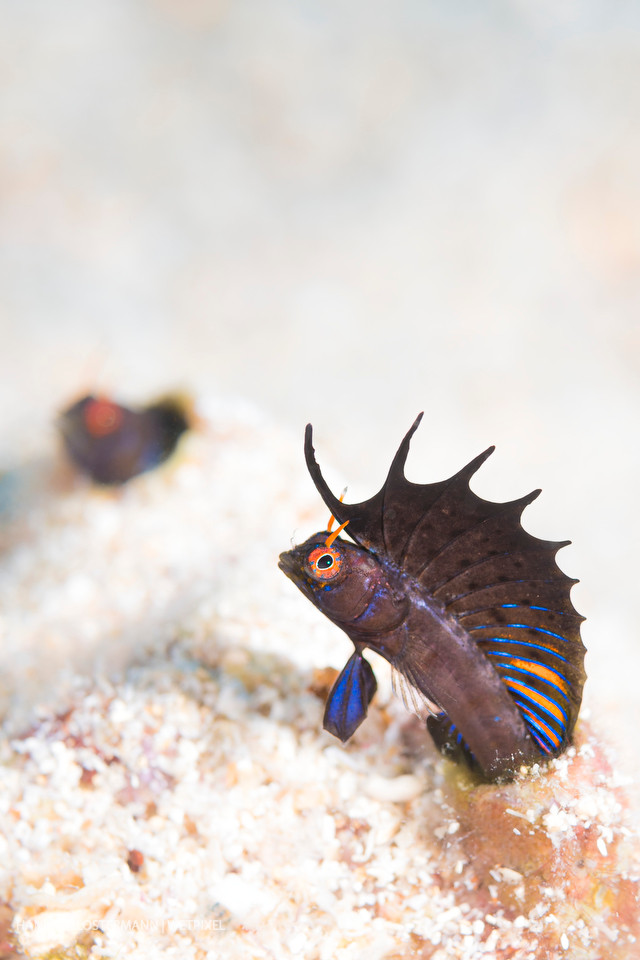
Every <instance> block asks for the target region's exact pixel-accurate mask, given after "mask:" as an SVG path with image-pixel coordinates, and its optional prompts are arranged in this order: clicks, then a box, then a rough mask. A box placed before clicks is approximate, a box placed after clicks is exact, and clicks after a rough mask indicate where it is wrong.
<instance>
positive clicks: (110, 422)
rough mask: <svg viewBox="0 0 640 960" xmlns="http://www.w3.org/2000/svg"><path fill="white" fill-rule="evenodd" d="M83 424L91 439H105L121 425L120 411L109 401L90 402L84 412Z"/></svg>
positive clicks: (115, 404)
mask: <svg viewBox="0 0 640 960" xmlns="http://www.w3.org/2000/svg"><path fill="white" fill-rule="evenodd" d="M84 422H85V425H86V428H87V430H88V431H89V433H90V434H91V436H92V437H106V436H108V435H109V434H110V433H115V431H116V430H117V429H118V427H119V426H120V424H121V423H122V409H121V408H120V407H119V406H118V404H117V403H113V402H112V401H111V400H101V399H97V400H91V401H90V402H89V403H88V404H87V406H86V408H85V411H84Z"/></svg>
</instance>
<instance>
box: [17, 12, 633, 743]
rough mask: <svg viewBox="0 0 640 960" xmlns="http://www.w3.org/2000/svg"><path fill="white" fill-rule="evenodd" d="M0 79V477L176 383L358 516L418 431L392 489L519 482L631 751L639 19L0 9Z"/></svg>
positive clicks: (499, 489)
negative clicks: (457, 481) (208, 397)
mask: <svg viewBox="0 0 640 960" xmlns="http://www.w3.org/2000/svg"><path fill="white" fill-rule="evenodd" d="M0 71H1V72H0V112H1V124H0V130H1V131H2V132H1V140H0V324H1V330H0V332H1V335H2V340H1V343H2V349H1V351H0V374H1V375H0V410H1V411H2V412H1V414H0V427H1V431H0V468H2V469H8V468H11V467H12V466H15V465H16V464H18V463H20V462H23V461H25V460H27V459H29V458H30V457H33V456H36V455H40V454H41V452H42V445H43V438H44V437H47V438H48V439H47V440H46V442H47V443H51V447H52V448H53V439H52V436H51V421H52V417H53V415H54V413H55V411H56V410H58V409H59V408H60V407H61V406H64V405H66V404H67V403H69V402H70V401H71V400H72V399H74V398H75V397H76V396H77V395H78V394H79V393H81V392H86V390H87V389H88V388H95V387H98V388H100V389H103V390H106V391H109V392H112V393H113V394H114V395H115V396H116V397H118V398H120V399H122V400H123V401H138V400H144V399H147V398H148V397H149V396H152V395H154V394H157V393H159V392H163V391H165V390H166V389H168V388H172V387H186V388H188V389H189V390H191V391H192V392H193V393H194V394H195V395H196V396H198V395H202V394H211V393H214V394H216V395H233V396H238V397H244V398H247V399H249V400H250V401H252V402H254V403H255V404H256V405H258V406H259V407H260V408H262V409H263V410H264V411H265V412H266V413H268V414H269V415H271V416H273V417H274V418H275V419H277V420H279V421H281V422H282V423H284V425H285V426H287V427H289V428H291V430H292V435H294V436H295V442H296V443H297V442H299V443H300V470H301V471H304V469H305V468H304V463H303V459H302V434H303V428H304V424H305V423H306V422H307V421H308V420H311V421H312V422H313V423H314V426H315V431H316V434H315V436H316V449H317V451H318V456H319V459H320V462H321V463H323V464H333V466H334V468H335V469H336V470H339V471H340V478H341V479H342V481H343V482H349V484H350V490H351V494H352V495H356V494H362V495H369V494H372V493H373V492H374V491H375V490H377V489H378V487H379V486H380V485H381V483H382V480H383V478H384V474H385V471H386V469H387V467H388V464H389V462H390V458H391V456H392V454H393V452H394V451H395V449H396V447H397V444H398V443H399V441H400V438H401V437H402V435H403V434H404V432H405V431H406V429H407V428H408V426H409V425H410V423H411V422H412V420H413V419H414V417H415V415H416V413H417V412H418V411H419V410H422V409H424V410H425V411H426V416H425V420H424V423H423V426H422V427H421V429H420V432H419V433H418V435H417V436H416V438H415V441H414V447H413V451H412V459H411V461H410V464H409V475H410V477H411V478H412V479H414V480H423V481H432V480H439V479H442V478H443V477H445V476H447V475H449V474H451V473H453V472H454V471H455V470H457V469H458V468H459V467H461V466H462V464H463V463H466V462H467V461H468V460H470V459H471V458H472V457H473V456H474V455H476V454H477V453H478V452H480V451H481V450H483V449H484V448H485V447H486V446H488V445H489V444H490V443H496V444H497V445H498V450H497V452H496V454H495V455H494V456H493V457H492V458H491V460H490V461H489V462H488V463H487V465H486V466H485V467H484V468H483V470H482V471H481V473H480V475H479V476H478V477H477V478H476V480H475V481H474V487H475V489H476V491H477V492H478V493H481V494H483V495H484V496H487V497H489V498H491V499H496V500H499V499H509V498H512V497H516V496H519V495H521V494H523V493H525V492H527V491H528V490H530V489H532V488H533V487H537V486H542V487H543V489H544V494H543V496H542V498H541V499H540V500H538V501H537V502H536V503H535V504H534V505H533V506H532V507H530V508H529V509H528V510H527V513H526V515H525V517H526V519H525V525H526V526H527V528H528V529H529V530H530V531H531V532H532V533H535V534H537V535H538V536H541V537H549V538H552V539H563V538H565V537H570V538H571V539H572V540H573V541H574V545H573V546H571V547H569V548H567V549H566V550H565V551H563V553H562V554H561V555H560V557H561V563H562V566H563V567H564V569H565V570H566V571H567V572H568V573H569V574H571V575H573V576H578V577H580V578H581V580H582V583H581V584H580V585H579V586H577V587H576V588H575V590H574V600H575V603H576V606H577V607H578V609H579V610H580V611H581V612H583V613H585V614H586V615H587V616H588V618H589V619H588V622H587V624H586V625H585V628H584V636H585V640H586V643H587V646H588V647H589V651H590V652H589V658H588V661H587V667H588V671H589V674H590V676H591V678H592V679H591V690H592V694H591V695H592V697H593V698H594V700H595V701H597V700H599V701H600V703H601V704H603V705H604V707H605V712H608V711H609V707H612V708H613V707H618V706H620V705H621V706H622V710H616V711H615V717H617V718H618V720H616V719H615V718H614V713H613V712H612V714H611V716H612V720H611V722H612V724H617V723H619V724H621V725H623V726H626V727H627V729H633V728H637V724H638V722H640V714H639V713H638V707H637V705H636V703H635V700H636V694H635V688H636V678H637V671H638V668H639V667H640V645H639V643H638V635H637V627H636V611H635V606H636V592H637V587H636V579H637V563H636V553H637V547H638V543H639V542H640V535H639V534H640V532H639V526H640V521H639V519H638V509H637V500H636V497H637V489H638V473H639V471H638V460H639V454H640V450H639V444H638V419H639V412H640V404H639V402H638V401H639V386H640V384H639V378H638V372H639V365H640V364H639V358H640V328H639V325H638V311H639V308H640V180H639V175H638V171H639V170H640V7H638V5H637V4H633V3H630V2H623V0H613V2H612V0H554V2H553V3H551V2H548V0H504V2H493V3H487V4H482V5H478V4H475V3H471V2H461V3H457V4H452V3H450V2H448V0H400V2H396V3H393V4H388V3H381V2H378V0H366V2H364V0H353V2H352V3H350V4H344V3H338V2H335V0H333V2H332V0H327V2H325V3H322V4H320V3H311V2H309V0H297V2H295V0H289V2H287V0H273V2H271V3H257V2H255V0H137V2H135V0H126V2H125V0H95V2H93V3H91V4H87V3H86V2H81V0H69V2H67V3H64V4H51V3H50V2H48V0H33V2H30V3H24V2H20V0H5V3H4V4H3V5H2V30H1V31H0ZM243 479H244V481H245V482H248V483H252V484H253V483H255V482H256V478H255V477H251V478H239V483H241V482H242V480H243ZM290 533H291V531H290V530H283V547H286V546H287V544H288V538H289V536H290ZM633 711H635V713H634V712H633Z"/></svg>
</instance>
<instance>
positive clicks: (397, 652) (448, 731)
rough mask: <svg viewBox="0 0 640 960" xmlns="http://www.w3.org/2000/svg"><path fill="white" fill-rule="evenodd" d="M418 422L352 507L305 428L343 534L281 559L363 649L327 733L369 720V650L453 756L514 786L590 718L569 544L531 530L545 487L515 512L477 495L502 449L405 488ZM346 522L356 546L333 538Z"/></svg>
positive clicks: (323, 535)
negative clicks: (475, 478)
mask: <svg viewBox="0 0 640 960" xmlns="http://www.w3.org/2000/svg"><path fill="white" fill-rule="evenodd" d="M421 418H422V414H420V416H419V417H418V418H417V419H416V421H415V423H414V424H413V426H412V427H411V429H410V430H409V432H408V433H407V435H406V437H405V438H404V440H403V441H402V444H401V445H400V448H399V450H398V452H397V454H396V456H395V458H394V460H393V463H392V464H391V469H390V470H389V475H388V477H387V480H386V482H385V484H384V486H383V487H382V489H381V490H380V491H379V493H377V494H376V495H375V496H374V497H372V498H371V499H370V500H366V501H364V502H363V503H355V504H347V503H343V502H342V501H341V500H340V499H338V498H337V497H336V496H334V494H333V493H332V492H331V490H330V489H329V487H328V486H327V484H326V482H325V480H324V478H323V476H322V473H321V472H320V468H319V466H318V464H317V462H316V460H315V456H314V451H313V446H312V433H311V425H308V426H307V430H306V436H305V457H306V461H307V466H308V468H309V472H310V474H311V477H312V479H313V482H314V483H315V485H316V488H317V490H318V492H319V493H320V495H321V497H322V499H323V500H324V502H325V503H326V505H327V506H328V508H329V509H330V511H331V513H332V518H333V517H335V518H336V519H337V520H338V522H339V523H340V525H341V526H340V528H339V530H337V531H336V533H333V534H332V533H330V530H329V529H328V530H327V531H322V532H319V533H316V534H314V536H312V537H310V538H309V539H308V540H307V541H306V542H305V543H303V544H302V545H301V546H299V547H296V548H295V549H293V550H290V551H287V552H286V553H283V554H282V555H281V556H280V568H281V569H282V570H283V571H284V572H285V573H286V575H287V576H288V577H289V578H290V579H291V580H293V582H294V583H295V584H296V586H297V587H298V588H299V589H300V590H301V591H302V592H303V593H304V594H305V596H307V597H308V598H309V599H310V600H311V602H312V603H314V604H315V605H316V606H317V607H318V608H319V609H320V610H321V611H322V612H323V613H324V614H325V615H326V616H327V617H328V618H329V619H330V620H332V621H333V623H335V624H337V625H338V626H339V627H341V628H342V629H343V630H344V631H345V633H346V634H347V635H348V636H349V638H350V639H351V640H352V642H353V644H354V646H355V652H354V654H353V655H352V656H351V658H350V660H349V661H348V663H347V665H346V666H345V668H344V670H343V671H342V673H341V674H340V676H339V677H338V680H337V681H336V684H335V686H334V688H333V690H332V691H331V693H330V695H329V699H328V702H327V707H326V711H325V719H324V725H325V728H326V729H327V730H329V731H330V732H331V733H333V734H335V735H336V736H337V737H339V738H340V739H341V740H347V739H348V738H349V737H350V736H351V735H352V733H353V732H354V731H355V730H356V729H357V727H358V726H359V725H360V723H361V722H362V721H363V720H364V717H365V716H366V713H367V708H368V706H369V703H370V702H371V700H372V698H373V696H374V694H375V690H376V681H375V678H374V676H373V671H372V669H371V667H370V665H369V664H368V662H367V661H366V660H365V659H364V657H363V651H364V649H365V648H366V647H369V648H370V649H371V650H374V651H375V652H376V653H378V654H380V655H381V656H382V657H384V658H385V659H386V660H388V662H389V663H390V664H391V665H392V667H393V668H394V677H395V679H396V683H397V685H398V686H399V687H400V692H401V693H402V694H403V697H404V699H405V702H407V704H408V705H409V706H410V707H412V708H413V709H415V710H416V712H418V713H420V714H422V715H425V716H427V717H428V719H427V727H428V730H429V732H430V734H431V736H432V737H433V739H434V741H435V742H436V744H437V745H438V747H439V748H440V749H441V750H442V751H443V752H444V753H446V754H448V755H450V756H453V757H454V758H456V759H461V760H465V761H466V762H468V763H469V764H470V765H471V766H472V767H474V768H476V769H478V770H479V771H480V772H481V774H482V775H483V776H484V777H485V778H486V779H488V780H498V779H504V778H507V777H511V776H513V775H514V774H515V773H516V772H517V771H518V769H519V767H520V766H521V765H522V764H526V763H531V762H534V761H539V760H540V759H542V758H544V757H550V756H555V755H557V754H560V753H561V752H562V751H563V750H564V749H566V747H567V745H568V744H569V742H570V740H571V734H572V731H573V727H574V725H575V722H576V718H577V715H578V710H579V708H580V702H581V699H582V687H583V684H584V680H585V673H584V667H583V659H584V653H585V649H584V646H583V644H582V641H581V639H580V623H581V621H582V620H583V619H584V618H583V617H581V616H580V615H579V614H578V613H577V612H576V611H575V609H574V607H573V605H572V603H571V600H570V596H569V594H570V590H571V586H572V585H573V584H574V583H576V581H575V580H572V579H571V578H569V577H567V576H566V575H565V574H564V573H563V572H562V571H561V570H560V569H559V567H558V566H557V564H556V562H555V555H556V552H557V551H558V549H559V548H560V547H562V546H565V545H566V543H567V542H568V541H564V542H552V541H546V540H539V539H537V538H536V537H533V536H531V534H529V533H527V532H526V531H525V530H524V529H523V528H522V526H521V524H520V516H521V514H522V511H523V509H524V507H526V506H527V504H529V503H531V501H532V500H534V499H535V498H536V497H537V496H538V494H539V493H540V491H539V490H536V491H534V492H533V493H530V494H528V495H527V496H525V497H522V498H521V499H519V500H514V501H511V502H508V503H492V502H491V501H488V500H482V499H481V498H480V497H478V496H476V494H475V493H473V492H472V491H471V489H470V488H469V480H470V478H471V476H472V475H473V474H474V473H475V471H476V470H477V469H478V467H480V465H481V464H482V463H484V461H485V460H486V459H487V457H488V456H489V455H490V454H491V453H492V452H493V449H494V448H493V447H490V448H489V449H488V450H486V451H485V452H484V453H482V454H480V456H479V457H476V459H475V460H473V461H472V462H471V463H469V464H468V465H467V466H466V467H464V468H463V469H462V470H460V472H459V473H457V474H456V475H455V476H453V477H451V478H450V479H449V480H444V481H442V482H440V483H430V484H415V483H411V482H410V481H408V480H407V479H406V477H405V476H404V464H405V461H406V458H407V454H408V452H409V443H410V440H411V437H412V435H413V433H414V432H415V430H416V428H417V426H418V424H419V423H420V420H421ZM331 522H333V519H332V521H331ZM347 525H348V527H347V532H348V533H349V535H350V537H351V538H352V539H353V541H355V542H354V543H349V542H348V541H346V540H343V539H338V538H337V534H338V533H339V532H340V530H341V529H343V528H344V527H345V526H347ZM330 526H331V523H330V525H329V528H330Z"/></svg>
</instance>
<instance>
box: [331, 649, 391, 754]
mask: <svg viewBox="0 0 640 960" xmlns="http://www.w3.org/2000/svg"><path fill="white" fill-rule="evenodd" d="M377 686H378V685H377V683H376V678H375V677H374V675H373V670H372V669H371V665H370V663H369V662H368V660H365V659H364V657H363V656H361V654H360V653H358V651H357V650H356V652H355V653H353V654H352V655H351V657H349V660H348V661H347V663H346V666H345V668H344V670H343V671H342V673H341V674H340V676H339V677H338V679H337V680H336V682H335V683H334V685H333V688H332V690H331V693H330V694H329V699H328V700H327V705H326V707H325V711H324V724H323V725H324V729H325V730H328V732H329V733H332V734H333V735H334V737H338V739H339V740H342V742H343V743H344V742H345V741H346V740H348V739H349V737H351V736H352V735H353V734H354V733H355V732H356V730H357V729H358V727H359V726H360V724H361V723H362V721H363V720H364V718H365V717H366V715H367V710H368V708H369V704H370V703H371V701H372V699H373V696H374V694H375V692H376V689H377Z"/></svg>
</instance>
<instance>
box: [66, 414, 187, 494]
mask: <svg viewBox="0 0 640 960" xmlns="http://www.w3.org/2000/svg"><path fill="white" fill-rule="evenodd" d="M58 426H59V428H60V432H61V434H62V439H63V442H64V445H65V447H66V450H67V453H68V454H69V456H70V458H71V459H72V460H73V462H74V463H75V465H76V466H77V467H78V468H79V469H80V470H82V471H83V472H84V473H87V474H88V475H89V476H90V477H91V479H92V480H94V481H95V482H96V483H102V484H108V485H120V484H123V483H126V482H127V480H130V479H131V478H132V477H135V476H137V475H138V474H139V473H144V471H146V470H152V469H153V468H154V467H156V466H158V464H160V463H162V462H163V461H164V460H166V459H167V458H168V457H169V456H170V455H171V454H172V453H173V451H174V449H175V447H176V444H177V443H178V440H179V439H180V437H181V436H182V434H183V433H184V432H185V430H187V429H188V428H189V421H188V417H187V413H186V410H185V405H184V404H183V403H182V402H181V401H180V400H178V399H173V398H169V399H166V400H161V401H158V402H157V403H153V404H151V405H150V406H148V407H143V408H142V409H140V410H131V409H129V408H128V407H123V406H120V404H118V403H114V402H113V400H108V399H106V398H104V397H93V396H87V397H83V399H82V400H78V402H77V403H74V404H73V405H72V406H71V407H69V409H68V410H65V412H64V413H62V414H61V416H60V417H59V419H58Z"/></svg>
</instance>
